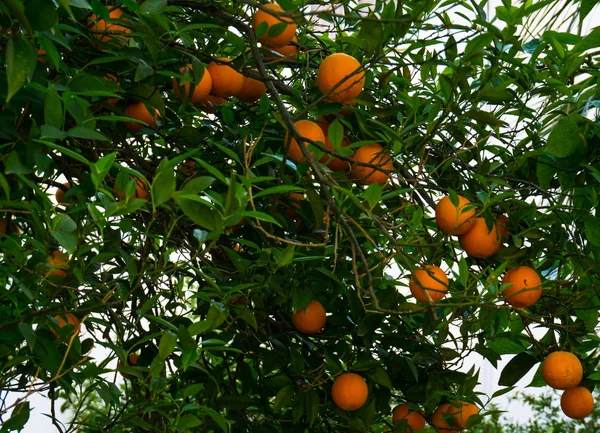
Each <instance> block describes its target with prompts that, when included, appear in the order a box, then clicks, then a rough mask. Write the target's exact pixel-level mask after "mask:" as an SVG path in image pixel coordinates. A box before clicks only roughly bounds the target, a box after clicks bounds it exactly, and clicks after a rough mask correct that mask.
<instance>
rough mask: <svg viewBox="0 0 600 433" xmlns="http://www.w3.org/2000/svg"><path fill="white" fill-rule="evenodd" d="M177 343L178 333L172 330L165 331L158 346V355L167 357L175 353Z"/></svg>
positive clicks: (163, 357)
mask: <svg viewBox="0 0 600 433" xmlns="http://www.w3.org/2000/svg"><path fill="white" fill-rule="evenodd" d="M176 345H177V335H175V334H174V333H172V332H169V331H165V332H164V333H163V336H162V338H161V339H160V344H159V346H158V356H160V357H161V358H162V359H166V358H167V357H168V356H169V355H170V354H171V353H173V350H175V346H176Z"/></svg>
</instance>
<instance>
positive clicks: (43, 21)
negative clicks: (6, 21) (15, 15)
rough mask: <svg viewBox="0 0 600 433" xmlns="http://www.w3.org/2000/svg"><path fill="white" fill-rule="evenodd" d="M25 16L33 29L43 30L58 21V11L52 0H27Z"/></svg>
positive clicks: (48, 28)
mask: <svg viewBox="0 0 600 433" xmlns="http://www.w3.org/2000/svg"><path fill="white" fill-rule="evenodd" d="M25 16H26V17H27V19H28V20H29V23H30V24H31V27H32V28H33V30H37V31H39V32H43V31H46V30H50V29H51V28H52V27H53V26H54V25H55V24H56V23H58V12H57V10H56V6H55V5H54V2H53V1H52V0H27V1H26V2H25Z"/></svg>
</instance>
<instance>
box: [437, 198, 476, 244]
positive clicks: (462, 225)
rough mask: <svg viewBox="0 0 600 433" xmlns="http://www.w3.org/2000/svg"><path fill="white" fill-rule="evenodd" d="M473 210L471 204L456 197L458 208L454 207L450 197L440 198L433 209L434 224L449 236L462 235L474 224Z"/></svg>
mask: <svg viewBox="0 0 600 433" xmlns="http://www.w3.org/2000/svg"><path fill="white" fill-rule="evenodd" d="M474 218H475V208H474V207H472V206H471V202H470V201H469V200H468V199H466V198H465V197H463V196H462V195H459V196H458V206H454V204H453V203H452V201H451V200H450V196H446V197H444V198H442V199H441V200H440V201H439V202H438V204H437V206H436V207H435V223H436V224H437V226H438V228H439V229H440V230H441V231H443V232H444V233H446V234H449V235H464V234H465V233H466V232H468V231H469V230H470V229H471V227H473V224H475V219H474Z"/></svg>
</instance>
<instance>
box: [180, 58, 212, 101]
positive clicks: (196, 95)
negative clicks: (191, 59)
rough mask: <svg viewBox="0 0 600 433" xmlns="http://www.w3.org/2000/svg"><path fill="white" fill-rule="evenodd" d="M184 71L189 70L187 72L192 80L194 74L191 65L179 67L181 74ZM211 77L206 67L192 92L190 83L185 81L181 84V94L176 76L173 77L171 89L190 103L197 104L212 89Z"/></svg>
mask: <svg viewBox="0 0 600 433" xmlns="http://www.w3.org/2000/svg"><path fill="white" fill-rule="evenodd" d="M186 71H189V72H188V73H190V74H191V77H190V78H192V81H195V80H193V78H194V74H193V71H192V65H191V64H190V65H187V66H184V67H183V68H181V69H180V70H179V72H181V73H182V74H183V73H185V72H186ZM212 84H213V82H212V77H211V76H210V72H208V70H207V69H206V68H204V71H203V72H202V78H200V81H199V82H198V84H196V85H195V86H194V91H193V93H191V87H192V83H187V84H185V85H184V86H183V92H184V93H183V95H182V94H181V89H180V86H179V80H178V79H177V78H173V90H174V91H175V94H176V95H177V96H178V97H180V98H182V99H184V100H186V101H189V102H190V103H191V104H197V103H198V102H201V101H202V100H204V99H205V98H206V97H207V96H208V94H209V93H210V90H211V89H212Z"/></svg>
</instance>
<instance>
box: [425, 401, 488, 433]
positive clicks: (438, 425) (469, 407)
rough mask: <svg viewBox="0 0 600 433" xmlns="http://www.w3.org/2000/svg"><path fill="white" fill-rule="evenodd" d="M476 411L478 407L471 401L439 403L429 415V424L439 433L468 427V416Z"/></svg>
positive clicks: (476, 412)
mask: <svg viewBox="0 0 600 433" xmlns="http://www.w3.org/2000/svg"><path fill="white" fill-rule="evenodd" d="M478 413H479V408H478V407H477V406H475V405H474V404H472V403H467V402H465V401H455V402H453V403H443V404H440V405H439V407H438V408H437V409H436V410H435V412H434V413H433V415H432V416H431V425H432V426H434V427H435V429H436V430H437V431H438V432H439V433H449V432H457V431H460V430H463V429H470V428H471V427H470V426H469V425H468V424H467V423H468V421H469V418H470V417H471V416H473V415H477V414H478ZM449 416H451V417H450V418H449ZM444 418H446V419H444Z"/></svg>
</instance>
